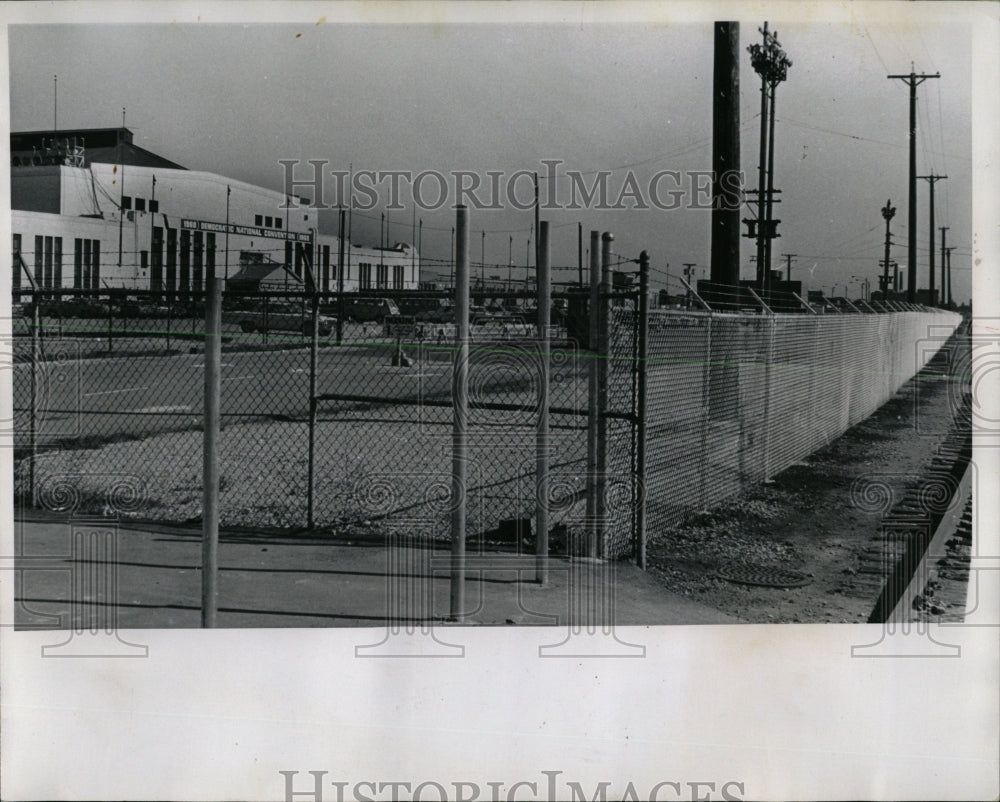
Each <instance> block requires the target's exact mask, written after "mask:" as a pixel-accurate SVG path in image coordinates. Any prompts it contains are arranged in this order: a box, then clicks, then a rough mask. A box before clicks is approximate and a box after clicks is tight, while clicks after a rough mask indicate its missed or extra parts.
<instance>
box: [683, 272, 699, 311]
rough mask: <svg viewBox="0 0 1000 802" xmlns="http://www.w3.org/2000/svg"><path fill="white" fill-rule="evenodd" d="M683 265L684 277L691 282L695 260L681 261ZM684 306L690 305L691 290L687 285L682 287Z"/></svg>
mask: <svg viewBox="0 0 1000 802" xmlns="http://www.w3.org/2000/svg"><path fill="white" fill-rule="evenodd" d="M682 264H683V265H684V278H685V280H686V281H687V283H688V284H690V283H691V273H692V271H693V270H694V268H695V267H697V266H698V263H697V262H682ZM684 306H691V290H690V289H688V288H687V287H685V288H684Z"/></svg>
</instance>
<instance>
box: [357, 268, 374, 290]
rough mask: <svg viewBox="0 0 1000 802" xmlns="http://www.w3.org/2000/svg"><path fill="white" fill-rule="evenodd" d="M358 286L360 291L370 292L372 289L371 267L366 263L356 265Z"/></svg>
mask: <svg viewBox="0 0 1000 802" xmlns="http://www.w3.org/2000/svg"><path fill="white" fill-rule="evenodd" d="M358 286H359V287H360V288H361V289H362V290H370V289H371V287H372V266H371V264H369V263H368V262H361V263H360V264H358Z"/></svg>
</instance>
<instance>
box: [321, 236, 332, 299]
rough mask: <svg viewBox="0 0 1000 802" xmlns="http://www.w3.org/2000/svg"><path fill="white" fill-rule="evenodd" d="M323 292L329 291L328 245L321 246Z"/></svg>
mask: <svg viewBox="0 0 1000 802" xmlns="http://www.w3.org/2000/svg"><path fill="white" fill-rule="evenodd" d="M322 258H323V279H322V285H323V292H329V291H330V246H329V245H324V246H323V257H322Z"/></svg>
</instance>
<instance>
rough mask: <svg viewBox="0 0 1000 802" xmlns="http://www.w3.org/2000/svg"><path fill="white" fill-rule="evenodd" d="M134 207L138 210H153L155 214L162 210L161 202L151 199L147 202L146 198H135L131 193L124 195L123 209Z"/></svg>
mask: <svg viewBox="0 0 1000 802" xmlns="http://www.w3.org/2000/svg"><path fill="white" fill-rule="evenodd" d="M133 207H134V210H135V211H137V212H153V213H154V214H155V213H156V212H158V211H160V202H159V201H158V200H154V199H150V201H149V202H148V203H147V202H146V199H145V198H133V197H132V196H131V195H122V209H132V208H133Z"/></svg>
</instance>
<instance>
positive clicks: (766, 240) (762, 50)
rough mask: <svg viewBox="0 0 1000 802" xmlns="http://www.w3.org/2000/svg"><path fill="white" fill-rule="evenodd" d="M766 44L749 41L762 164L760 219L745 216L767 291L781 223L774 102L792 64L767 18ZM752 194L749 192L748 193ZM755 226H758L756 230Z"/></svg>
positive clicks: (759, 187)
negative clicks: (775, 209)
mask: <svg viewBox="0 0 1000 802" xmlns="http://www.w3.org/2000/svg"><path fill="white" fill-rule="evenodd" d="M760 32H761V34H762V35H763V37H764V40H763V44H759V45H757V44H754V45H750V47H748V48H747V49H748V50H749V51H750V63H751V65H752V66H753V68H754V71H755V72H756V73H757V74H758V75H760V117H761V120H760V165H759V167H758V185H757V190H756V193H757V220H756V224H755V223H754V221H752V220H744V222H745V223H746V224H747V227H748V228H749V232H748V233H747V236H748V237H751V238H752V237H753V236H754V235H756V238H757V281H758V283H759V284H760V287H761V290H762V291H764V292H767V291H768V289H769V286H770V283H771V240H772V239H774V238H775V237H777V236H778V223H779V222H781V221H780V220H774V219H773V217H772V206H773V204H774V203H775V200H774V195H775V189H774V104H775V93H776V90H777V87H778V84H779V83H781V82H782V81H784V80H785V79H786V78H787V77H788V68H789V67H791V66H792V62H791V59H789V58H788V56H787V54H786V53H785V51H784V50H782V49H781V43H780V42H779V41H778V33H777V31H774V32H773V33H772V32H769V31H768V29H767V22H765V23H764V27H763V28H761V29H760ZM748 194H749V193H748ZM755 229H756V230H755Z"/></svg>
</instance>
